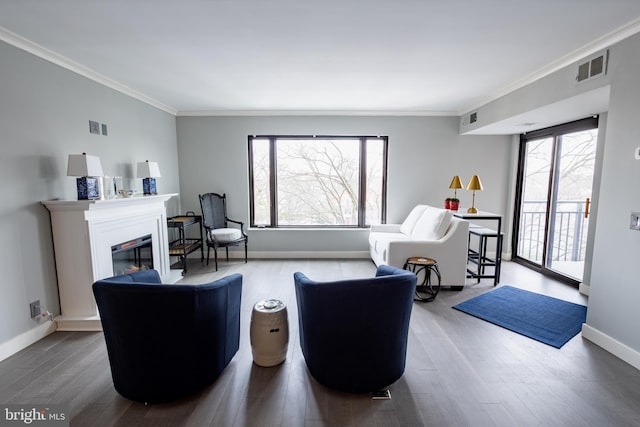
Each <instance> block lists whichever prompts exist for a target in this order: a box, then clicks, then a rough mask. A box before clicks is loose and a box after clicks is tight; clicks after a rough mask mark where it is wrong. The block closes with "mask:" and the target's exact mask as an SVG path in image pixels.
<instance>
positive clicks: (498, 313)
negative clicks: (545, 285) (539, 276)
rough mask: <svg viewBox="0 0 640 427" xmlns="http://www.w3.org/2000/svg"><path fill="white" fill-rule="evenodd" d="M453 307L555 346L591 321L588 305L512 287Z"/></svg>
mask: <svg viewBox="0 0 640 427" xmlns="http://www.w3.org/2000/svg"><path fill="white" fill-rule="evenodd" d="M453 308H455V309H456V310H460V311H462V312H464V313H467V314H470V315H472V316H475V317H477V318H480V319H482V320H486V321H487V322H491V323H493V324H496V325H498V326H502V327H503V328H506V329H509V330H510V331H513V332H517V333H519V334H521V335H524V336H526V337H529V338H533V339H534V340H537V341H540V342H543V343H545V344H548V345H550V346H553V347H555V348H560V347H562V346H563V345H564V344H565V343H566V342H567V341H569V340H570V339H571V338H573V337H574V336H575V335H576V334H577V333H578V332H580V330H581V329H582V324H583V323H585V321H586V320H587V307H585V306H584V305H580V304H574V303H572V302H567V301H563V300H560V299H557V298H552V297H549V296H546V295H541V294H536V293H534V292H529V291H525V290H522V289H518V288H514V287H512V286H501V287H499V288H497V289H495V290H493V291H490V292H487V293H485V294H482V295H480V296H477V297H475V298H471V299H470V300H467V301H465V302H461V303H460V304H458V305H456V306H454V307H453Z"/></svg>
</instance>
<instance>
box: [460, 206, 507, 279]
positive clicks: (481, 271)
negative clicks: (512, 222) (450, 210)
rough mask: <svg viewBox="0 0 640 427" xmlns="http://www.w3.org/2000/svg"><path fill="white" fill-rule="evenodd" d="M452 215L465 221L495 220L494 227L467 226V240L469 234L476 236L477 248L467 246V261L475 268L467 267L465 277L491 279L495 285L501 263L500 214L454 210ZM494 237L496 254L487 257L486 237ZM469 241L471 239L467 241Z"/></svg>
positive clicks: (498, 277) (501, 237)
mask: <svg viewBox="0 0 640 427" xmlns="http://www.w3.org/2000/svg"><path fill="white" fill-rule="evenodd" d="M453 216H455V217H457V218H461V219H465V220H467V221H470V222H473V221H495V222H496V226H497V227H496V229H495V230H493V229H488V228H484V227H479V226H476V227H469V240H471V236H476V237H477V238H478V249H477V250H474V249H472V248H471V247H470V248H469V255H468V261H469V262H470V263H472V264H475V265H476V269H475V270H472V269H469V268H467V277H469V278H474V279H477V280H478V282H479V281H480V279H493V286H496V285H497V284H498V283H499V282H500V264H501V263H502V239H503V235H502V215H498V214H495V213H491V212H482V211H478V213H467V212H455V213H454V214H453ZM493 237H495V239H496V256H495V258H489V257H488V256H487V239H488V238H493ZM469 243H471V241H469ZM486 267H493V274H487V273H486V272H485V268H486Z"/></svg>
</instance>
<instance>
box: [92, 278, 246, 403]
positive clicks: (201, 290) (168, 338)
mask: <svg viewBox="0 0 640 427" xmlns="http://www.w3.org/2000/svg"><path fill="white" fill-rule="evenodd" d="M241 292H242V275H240V274H233V275H230V276H227V277H225V278H222V279H220V280H216V281H214V282H211V283H208V284H204V285H182V284H174V285H164V284H160V276H159V274H158V272H157V271H155V270H146V271H139V272H135V273H132V274H125V275H122V276H116V277H112V278H108V279H103V280H99V281H97V282H96V283H94V284H93V293H94V295H95V298H96V302H97V304H98V310H99V312H100V320H101V321H102V329H103V330H104V338H105V341H106V344H107V353H108V355H109V363H110V365H111V375H112V377H113V384H114V387H115V389H116V391H117V392H118V393H120V394H121V395H122V396H124V397H126V398H128V399H131V400H135V401H139V402H145V403H154V402H166V401H170V400H174V399H178V398H181V397H184V396H187V395H189V394H192V393H194V392H196V391H198V390H200V389H202V388H204V387H206V386H207V385H209V384H211V383H212V382H213V381H214V380H215V379H216V378H217V377H218V376H219V375H220V373H221V372H222V371H223V370H224V368H225V367H226V366H227V365H228V364H229V362H230V361H231V359H232V358H233V356H234V355H235V354H236V352H237V351H238V347H239V343H240V339H239V337H240V297H241Z"/></svg>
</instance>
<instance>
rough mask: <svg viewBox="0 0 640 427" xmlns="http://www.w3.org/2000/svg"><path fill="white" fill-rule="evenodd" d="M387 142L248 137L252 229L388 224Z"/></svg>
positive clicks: (365, 138) (322, 137) (295, 137)
mask: <svg viewBox="0 0 640 427" xmlns="http://www.w3.org/2000/svg"><path fill="white" fill-rule="evenodd" d="M387 141H388V138H387V137H367V136H360V137H358V136H356V137H354V136H349V137H347V136H250V137H249V171H250V172H249V173H250V180H249V182H250V185H251V189H250V194H251V201H250V202H251V226H252V227H366V226H368V225H370V224H379V223H381V222H384V219H385V218H384V217H385V213H386V210H385V204H386V188H385V187H386V155H387ZM267 201H268V203H267ZM276 207H277V208H276ZM267 212H268V213H267Z"/></svg>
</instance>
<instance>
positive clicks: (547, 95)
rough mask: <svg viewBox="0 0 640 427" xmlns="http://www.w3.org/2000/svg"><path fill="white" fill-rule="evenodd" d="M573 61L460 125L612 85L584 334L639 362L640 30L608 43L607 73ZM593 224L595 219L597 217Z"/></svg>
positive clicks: (604, 121) (602, 135) (603, 123)
mask: <svg viewBox="0 0 640 427" xmlns="http://www.w3.org/2000/svg"><path fill="white" fill-rule="evenodd" d="M575 72H576V68H575V64H574V65H572V66H569V67H566V68H564V69H562V70H559V71H558V72H556V73H553V74H551V75H549V76H547V77H545V78H543V79H540V80H538V81H536V82H534V83H532V84H530V85H528V86H527V87H524V88H522V89H520V90H518V91H514V92H512V93H510V94H508V95H506V96H504V97H502V98H499V99H497V100H495V101H493V102H491V103H489V104H487V105H485V106H483V107H481V108H479V109H478V110H477V111H478V118H479V120H478V123H475V124H473V125H469V124H467V123H465V120H464V118H461V123H460V130H461V132H467V131H471V130H473V129H477V128H479V127H484V126H488V125H491V124H492V123H494V122H499V121H501V120H505V119H508V118H509V117H512V116H515V115H517V114H521V113H524V112H526V111H533V110H535V109H538V108H541V107H544V106H545V105H548V104H552V103H555V102H558V101H561V100H562V99H565V98H569V97H573V96H576V95H579V94H580V93H584V92H585V91H588V90H594V89H597V88H599V87H602V88H604V87H606V86H607V85H609V86H610V91H609V93H610V97H609V107H608V114H603V115H602V116H601V117H600V132H599V139H598V144H599V147H598V153H597V165H596V182H595V184H594V192H593V200H594V204H593V209H594V211H593V215H592V217H591V224H590V233H591V235H590V237H589V240H588V245H589V246H590V247H589V250H588V251H587V257H588V259H587V262H588V265H587V267H586V269H585V273H586V276H585V279H586V280H589V281H590V283H589V303H588V311H587V323H586V325H585V327H584V328H583V336H584V337H585V338H588V339H590V340H592V341H594V342H595V343H597V344H598V345H600V346H602V347H604V348H605V349H607V350H609V351H611V352H612V353H614V354H616V355H618V356H619V357H621V358H623V359H624V360H626V361H627V362H629V363H631V364H633V365H634V366H636V367H637V368H640V334H638V332H637V326H636V325H638V324H639V323H640V310H638V309H637V307H636V306H637V301H640V279H639V276H638V272H637V270H636V267H637V264H636V263H637V262H638V254H640V232H638V231H632V230H630V229H629V222H630V214H631V212H640V192H639V191H638V182H640V161H639V160H635V159H634V157H633V153H634V150H635V149H636V147H640V138H638V131H639V126H638V124H639V123H640V122H639V120H638V118H640V80H639V76H640V34H636V35H635V36H632V37H629V38H628V39H626V40H623V41H622V42H619V43H617V44H615V45H613V46H611V47H610V60H609V69H608V74H607V75H606V76H605V77H603V78H599V79H595V80H594V81H592V82H588V83H585V84H581V85H576V84H575V81H574V76H575ZM598 180H599V181H598ZM594 224H595V225H594Z"/></svg>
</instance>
